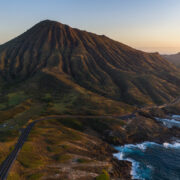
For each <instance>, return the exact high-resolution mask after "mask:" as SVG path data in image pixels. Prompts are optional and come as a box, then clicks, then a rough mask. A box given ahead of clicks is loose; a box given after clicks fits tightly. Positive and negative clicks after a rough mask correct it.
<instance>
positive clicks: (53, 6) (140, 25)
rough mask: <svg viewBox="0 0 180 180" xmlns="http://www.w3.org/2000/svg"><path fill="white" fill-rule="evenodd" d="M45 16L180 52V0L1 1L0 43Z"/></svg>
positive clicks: (133, 42)
mask: <svg viewBox="0 0 180 180" xmlns="http://www.w3.org/2000/svg"><path fill="white" fill-rule="evenodd" d="M45 19H50V20H55V21H59V22H61V23H63V24H68V25H70V26H72V27H75V28H79V29H82V30H87V31H90V32H94V33H96V34H101V35H102V34H104V35H106V36H108V37H110V38H112V39H114V40H117V41H120V42H122V43H125V44H127V45H129V46H132V47H134V48H136V49H141V50H144V51H147V52H160V53H163V54H171V53H177V52H180V0H0V44H3V43H5V42H7V41H8V40H10V39H12V38H14V37H16V36H18V35H20V34H21V33H23V32H24V31H26V30H27V29H29V28H31V27H32V26H33V25H35V24H36V23H38V22H40V21H42V20H45Z"/></svg>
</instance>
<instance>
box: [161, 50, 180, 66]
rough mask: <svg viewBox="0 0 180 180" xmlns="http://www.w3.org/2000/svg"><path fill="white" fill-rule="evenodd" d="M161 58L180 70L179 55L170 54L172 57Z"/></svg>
mask: <svg viewBox="0 0 180 180" xmlns="http://www.w3.org/2000/svg"><path fill="white" fill-rule="evenodd" d="M162 56H163V57H164V58H165V59H166V60H168V61H169V62H170V63H172V64H174V65H175V66H177V67H178V68H180V53H177V54H172V55H162Z"/></svg>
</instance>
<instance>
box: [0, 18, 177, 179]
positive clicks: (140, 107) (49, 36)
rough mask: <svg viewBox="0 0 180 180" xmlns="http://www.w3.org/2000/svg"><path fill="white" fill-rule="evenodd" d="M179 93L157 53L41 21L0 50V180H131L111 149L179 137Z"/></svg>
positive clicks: (128, 166)
mask: <svg viewBox="0 0 180 180" xmlns="http://www.w3.org/2000/svg"><path fill="white" fill-rule="evenodd" d="M179 96H180V70H179V68H178V67H176V66H175V65H173V64H172V63H171V62H168V61H167V60H166V59H165V58H164V57H163V56H161V55H160V54H159V53H146V52H143V51H140V50H136V49H133V48H131V47H129V46H127V45H124V44H122V43H120V42H117V41H114V40H112V39H110V38H108V37H106V36H104V35H97V34H93V33H90V32H87V31H82V30H79V29H75V28H72V27H70V26H68V25H64V24H61V23H59V22H55V21H50V20H45V21H42V22H40V23H38V24H36V25H35V26H33V27H32V28H30V29H29V30H27V31H26V32H24V33H23V34H21V35H20V36H18V37H16V38H14V39H12V40H10V41H8V42H7V43H5V44H2V45H0V164H1V166H0V179H2V180H4V179H9V180H10V179H21V180H24V179H60V180H93V179H94V180H108V179H112V180H130V179H132V178H133V176H134V177H135V178H136V179H138V178H137V176H135V175H134V173H133V172H134V171H133V169H134V164H133V162H129V161H128V160H127V159H125V158H122V156H120V157H121V158H118V159H119V160H118V159H117V158H116V157H114V155H113V154H114V153H117V152H118V151H119V150H117V149H116V148H114V146H123V145H124V144H136V143H142V142H144V141H153V142H155V143H159V144H161V143H164V142H166V141H168V142H169V141H170V140H171V138H172V137H173V138H179V137H180V131H179V127H177V126H176V127H172V128H169V127H167V126H165V125H167V124H166V123H164V124H163V123H161V122H160V121H158V120H157V118H165V117H167V116H168V117H169V116H170V115H172V114H180V99H179ZM8 155H11V156H8ZM120 160H121V161H120ZM139 179H141V178H139Z"/></svg>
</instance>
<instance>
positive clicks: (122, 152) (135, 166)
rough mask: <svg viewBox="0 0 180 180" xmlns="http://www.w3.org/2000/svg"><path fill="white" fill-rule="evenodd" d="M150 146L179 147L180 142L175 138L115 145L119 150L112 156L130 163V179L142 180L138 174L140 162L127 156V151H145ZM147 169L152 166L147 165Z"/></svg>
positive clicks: (151, 168)
mask: <svg viewBox="0 0 180 180" xmlns="http://www.w3.org/2000/svg"><path fill="white" fill-rule="evenodd" d="M151 146H160V147H164V148H176V149H177V148H180V142H179V141H178V140H177V141H176V142H173V143H167V142H165V143H163V144H157V143H154V142H143V143H141V144H126V145H124V146H119V147H116V149H117V150H118V151H119V153H116V154H114V157H116V158H117V159H119V160H125V161H129V162H131V163H132V169H131V176H132V179H140V180H144V178H142V177H141V174H140V162H138V161H135V160H133V159H132V158H128V157H126V156H128V155H127V154H128V153H131V152H133V151H134V150H137V149H139V150H140V151H141V152H145V151H146V149H147V148H149V147H151ZM147 169H150V171H152V170H153V167H152V166H150V165H147Z"/></svg>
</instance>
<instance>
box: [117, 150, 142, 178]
mask: <svg viewBox="0 0 180 180" xmlns="http://www.w3.org/2000/svg"><path fill="white" fill-rule="evenodd" d="M114 157H116V158H117V159H119V160H121V161H122V160H124V161H128V162H131V163H132V169H131V176H132V178H133V179H140V176H139V175H138V173H137V170H138V169H139V167H140V163H139V162H137V161H135V160H133V159H131V158H124V153H123V152H119V153H116V154H114ZM141 180H143V179H142V178H141Z"/></svg>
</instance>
